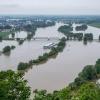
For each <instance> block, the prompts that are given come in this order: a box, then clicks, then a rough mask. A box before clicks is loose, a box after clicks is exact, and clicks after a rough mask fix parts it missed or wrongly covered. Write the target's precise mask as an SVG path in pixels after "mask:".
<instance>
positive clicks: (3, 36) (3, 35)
mask: <svg viewBox="0 0 100 100" xmlns="http://www.w3.org/2000/svg"><path fill="white" fill-rule="evenodd" d="M9 34H10V32H0V37H2V38H5V37H7V36H8V35H9Z"/></svg>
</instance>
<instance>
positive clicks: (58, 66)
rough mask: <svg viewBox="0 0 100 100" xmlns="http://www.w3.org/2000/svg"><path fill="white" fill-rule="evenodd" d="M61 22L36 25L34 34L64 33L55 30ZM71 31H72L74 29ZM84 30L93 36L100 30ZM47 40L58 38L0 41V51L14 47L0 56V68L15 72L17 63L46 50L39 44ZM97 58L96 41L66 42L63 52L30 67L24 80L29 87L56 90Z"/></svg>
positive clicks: (34, 57) (45, 42)
mask: <svg viewBox="0 0 100 100" xmlns="http://www.w3.org/2000/svg"><path fill="white" fill-rule="evenodd" d="M61 25H63V24H61V23H57V24H56V25H55V26H52V27H47V28H39V29H38V30H37V31H36V35H35V37H59V38H61V37H63V36H64V35H63V34H62V33H59V32H58V31H57V29H58V27H59V26H61ZM74 32H76V31H75V30H74ZM86 32H89V33H90V32H92V33H93V34H94V37H95V38H96V39H97V38H98V36H99V33H100V29H98V28H95V27H91V26H89V27H88V29H87V31H86ZM21 34H22V33H21ZM25 34H26V33H25ZM23 37H25V35H23ZM51 42H58V40H50V41H47V40H36V41H25V42H24V43H23V45H18V43H17V42H16V41H2V42H0V51H2V49H3V47H5V46H7V45H15V46H16V48H15V49H14V50H12V51H11V53H10V55H9V56H8V55H4V54H1V55H0V70H8V69H12V70H15V71H16V69H17V65H18V63H19V62H28V61H29V60H31V59H36V58H37V57H38V56H39V55H42V54H43V53H44V52H48V51H49V50H48V49H47V50H44V49H43V46H44V45H46V44H48V43H51ZM98 58H100V43H99V42H96V41H94V42H89V43H88V44H87V45H84V44H83V42H82V41H80V42H79V41H67V42H66V47H65V49H64V51H63V52H61V53H59V54H58V56H57V57H54V58H51V59H49V60H48V61H47V62H46V63H44V64H41V65H37V66H33V68H32V69H29V70H28V72H26V73H25V76H24V78H25V79H27V80H28V84H29V85H30V87H31V88H32V90H34V89H47V90H48V91H50V92H51V91H53V90H59V89H61V88H63V87H65V86H66V85H68V84H69V83H70V82H72V81H73V80H74V78H75V77H76V76H77V75H78V73H79V72H80V71H81V70H82V69H83V68H84V66H85V65H89V64H95V61H96V60H97V59H98Z"/></svg>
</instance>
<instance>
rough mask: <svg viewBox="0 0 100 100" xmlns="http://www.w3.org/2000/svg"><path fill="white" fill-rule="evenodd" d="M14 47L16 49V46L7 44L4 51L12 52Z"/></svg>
mask: <svg viewBox="0 0 100 100" xmlns="http://www.w3.org/2000/svg"><path fill="white" fill-rule="evenodd" d="M12 49H15V46H5V47H4V48H3V51H2V53H7V52H10V51H11V50H12Z"/></svg>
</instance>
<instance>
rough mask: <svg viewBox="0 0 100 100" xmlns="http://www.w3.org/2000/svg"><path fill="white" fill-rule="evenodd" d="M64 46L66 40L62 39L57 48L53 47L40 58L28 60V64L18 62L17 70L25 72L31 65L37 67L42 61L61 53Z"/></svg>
mask: <svg viewBox="0 0 100 100" xmlns="http://www.w3.org/2000/svg"><path fill="white" fill-rule="evenodd" d="M65 45H66V39H65V38H62V39H61V40H60V42H59V43H58V45H57V47H53V48H52V49H51V50H50V52H49V53H44V54H43V55H42V56H39V57H38V58H37V59H35V60H30V61H29V62H28V63H24V62H20V63H19V65H18V70H25V69H28V68H30V67H31V66H32V65H37V64H40V63H41V62H44V61H45V62H46V61H47V60H48V59H49V58H50V57H52V56H53V55H57V54H58V53H59V52H61V51H62V50H63V49H64V47H65Z"/></svg>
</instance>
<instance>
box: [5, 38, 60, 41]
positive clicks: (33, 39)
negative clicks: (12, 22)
mask: <svg viewBox="0 0 100 100" xmlns="http://www.w3.org/2000/svg"><path fill="white" fill-rule="evenodd" d="M60 39H61V38H59V37H32V38H31V39H30V40H31V41H35V40H48V41H49V40H60ZM4 40H15V41H17V40H27V38H6V39H4Z"/></svg>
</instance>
